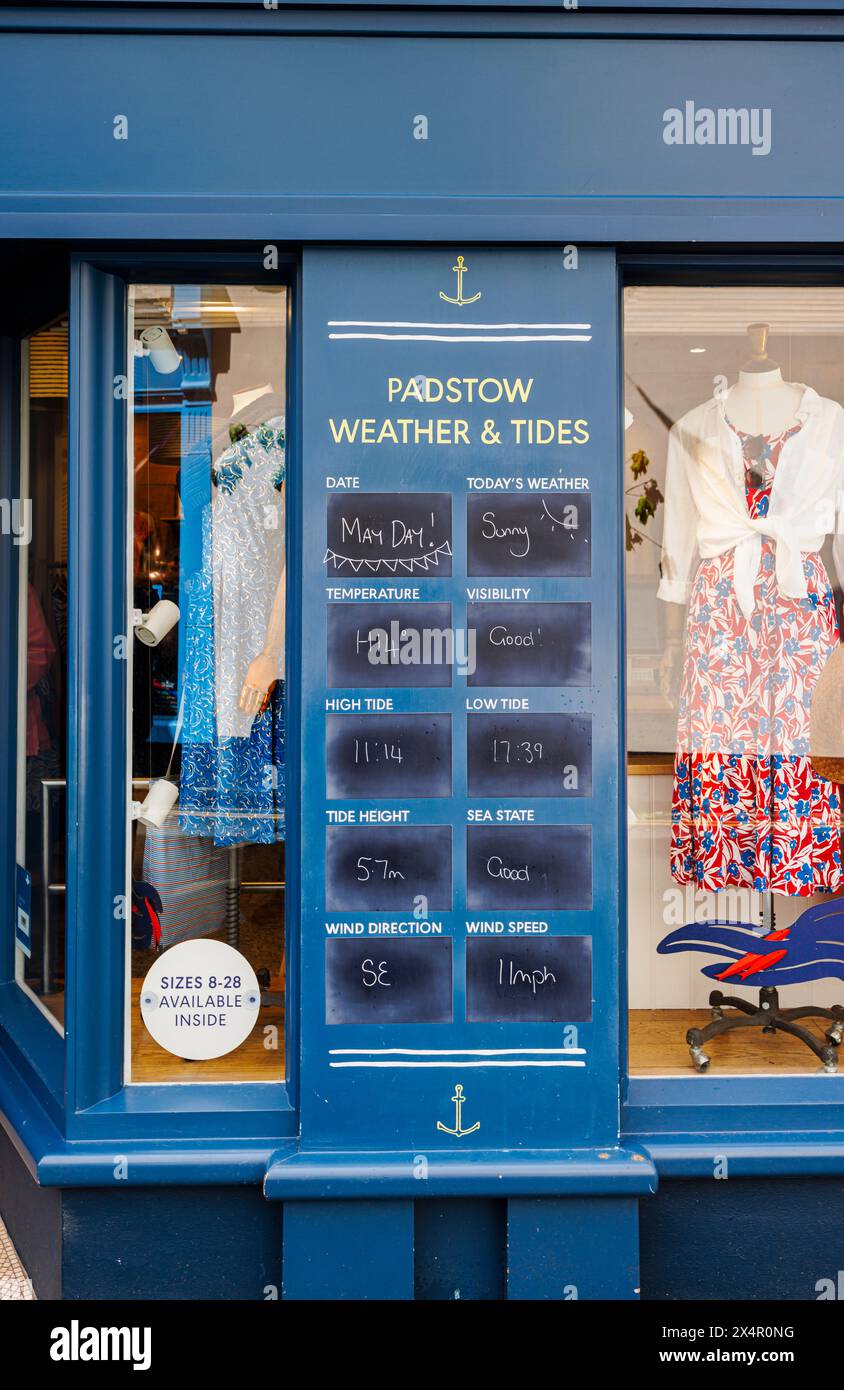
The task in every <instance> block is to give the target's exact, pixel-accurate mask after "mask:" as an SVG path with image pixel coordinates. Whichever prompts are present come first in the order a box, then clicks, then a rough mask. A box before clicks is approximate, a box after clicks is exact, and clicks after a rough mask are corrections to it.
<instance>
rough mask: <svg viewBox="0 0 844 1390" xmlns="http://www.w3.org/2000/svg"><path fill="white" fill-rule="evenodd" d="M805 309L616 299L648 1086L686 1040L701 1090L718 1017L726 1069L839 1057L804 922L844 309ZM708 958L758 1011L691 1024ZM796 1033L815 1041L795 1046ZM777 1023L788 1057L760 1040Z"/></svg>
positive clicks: (821, 826)
mask: <svg viewBox="0 0 844 1390" xmlns="http://www.w3.org/2000/svg"><path fill="white" fill-rule="evenodd" d="M800 293H801V292H799V291H797V290H795V289H791V288H786V287H783V288H781V289H778V290H777V289H762V288H758V289H757V288H755V287H751V288H747V289H741V288H730V289H726V288H725V289H722V290H720V291H707V290H703V289H698V288H694V287H688V288H684V289H674V290H670V289H668V287H652V288H645V287H641V288H640V287H637V288H631V289H629V290H628V291H627V298H626V320H625V327H626V338H625V346H626V373H627V382H628V398H627V405H628V410H629V412H630V414H631V415H632V417H633V419H632V423H631V425H630V428H629V430H628V433H627V446H626V453H627V454H628V460H629V461H628V463H627V467H628V469H629V474H628V477H629V478H632V480H633V481H632V485H630V484H628V494H632V493H635V492H637V491H638V492H640V498H639V501H638V502H637V503H636V506H635V510H634V514H633V516H632V518H631V516H630V515H629V514H628V521H627V550H628V566H627V571H628V572H627V588H628V613H629V618H628V691H629V697H628V698H629V716H630V737H629V762H628V766H629V771H630V773H631V774H633V775H632V776H631V778H630V780H629V784H628V785H629V788H630V827H631V828H630V867H631V875H632V876H633V878H634V879H635V878H636V877H637V876H638V877H639V882H640V885H641V888H640V889H639V890H637V891H633V889H632V884H631V895H630V913H631V1007H632V1018H631V1049H632V1055H631V1062H632V1066H633V1069H634V1070H636V1058H637V1055H638V1056H639V1057H640V1058H641V1059H643V1060H642V1063H641V1065H642V1067H643V1069H644V1070H657V1071H659V1070H666V1069H667V1070H672V1069H673V1067H674V1066H677V1065H682V1063H681V1061H680V1057H679V1056H678V1054H677V1051H676V1047H675V1044H676V1042H677V1040H678V1039H679V1041H680V1045H681V1048H682V1040H683V1035H684V1032H683V1028H682V1026H678V1025H680V1024H681V1021H682V1022H684V1023H685V1024H686V1026H687V1029H689V1030H691V1031H690V1032H689V1036H688V1039H687V1041H688V1043H689V1045H690V1047H691V1050H692V1060H693V1061H694V1063H695V1065H696V1066H698V1068H699V1069H701V1070H702V1069H704V1068H705V1067H706V1066H707V1065H708V1064H709V1057H708V1055H706V1054H705V1053H704V1052H703V1050H702V1048H703V1043H704V1042H706V1040H707V1039H708V1038H711V1037H715V1036H719V1035H720V1034H721V1033H730V1032H731V1029H732V1026H733V1024H734V1023H737V1022H738V1021H739V1020H738V1018H737V1016H733V1015H730V1014H728V1013H725V1010H728V1009H735V1010H736V1011H737V1015H738V1014H741V1015H743V1016H744V1023H743V1025H742V1034H741V1040H740V1042H737V1041H736V1039H735V1038H733V1037H730V1038H729V1039H724V1041H723V1042H722V1043H720V1044H719V1046H718V1059H719V1061H718V1065H719V1068H720V1069H724V1068H726V1069H727V1070H736V1069H737V1070H756V1069H770V1068H771V1067H775V1068H776V1067H782V1066H784V1067H787V1068H788V1067H791V1068H795V1069H798V1070H801V1069H804V1068H805V1067H814V1066H816V1065H817V1060H820V1061H821V1062H822V1063H823V1064H824V1065H826V1067H827V1068H828V1069H831V1067H832V1066H834V1064H835V1060H836V1053H835V1048H836V1047H837V1045H838V1043H839V1042H840V1029H839V1027H838V1014H839V1011H838V1010H837V1008H833V1009H832V1011H830V1010H829V1007H828V1006H829V1005H830V1004H834V1003H835V999H837V994H836V986H835V985H834V984H832V983H831V981H833V980H840V979H842V978H844V971H842V969H841V963H840V962H839V961H836V959H835V958H834V956H835V943H837V942H840V941H841V940H842V939H844V928H842V925H841V924H840V923H839V909H838V907H837V905H836V906H830V907H829V908H827V909H826V910H825V912H824V913H823V922H824V927H823V934H824V936H825V939H826V944H824V943H823V941H821V940H815V943H814V946H813V948H812V949H811V950H807V949H806V948H807V945H808V942H809V940H810V938H812V939H813V940H814V938H815V936H816V931H815V927H816V923H815V916H813V915H812V914H813V913H815V915H816V910H815V904H816V903H819V902H820V901H822V900H823V899H824V898H825V899H827V900H829V899H830V898H833V897H834V898H836V899H837V895H838V894H840V891H841V888H842V877H841V795H840V788H839V786H838V784H837V782H835V781H833V780H830V779H829V778H828V777H827V776H826V775H824V773H823V772H822V771H821V770H820V769H819V768H816V767H814V766H813V762H812V746H811V716H812V699H813V694H814V692H815V689H816V687H817V686H818V682H819V680H820V678H821V675H822V673H823V672H824V669H825V667H826V665H827V662H828V661H829V660H830V657H831V656H832V655H833V653H834V652H835V651H836V649H837V647H838V644H839V627H840V601H841V594H840V587H841V583H840V576H841V574H844V568H842V564H841V561H842V558H844V552H842V549H841V530H842V528H841V524H840V507H841V499H842V496H844V409H842V405H841V399H842V398H844V379H842V373H841V368H840V365H839V358H840V342H841V340H840V336H839V329H838V325H837V321H836V319H835V309H834V308H833V305H836V304H837V305H838V308H840V307H841V306H840V303H838V301H839V299H840V297H841V291H837V290H836V291H825V292H824V297H822V296H821V295H820V293H819V292H818V291H811V292H806V291H804V292H802V293H803V294H804V295H805V296H806V300H805V321H804V322H803V323H801V321H800V303H799V295H800ZM703 296H708V298H704V297H703ZM713 296H714V300H715V302H713ZM760 311H763V312H760ZM696 320H698V321H702V322H703V323H704V324H705V327H704V328H702V329H701V331H698V332H695V331H694V327H693V325H694V324H695V322H696ZM813 320H814V323H813ZM645 324H647V326H646V327H645ZM639 325H642V327H644V331H641V329H640V328H639V327H638V326H639ZM769 339H770V343H771V347H770V349H769ZM774 344H776V358H775V356H774ZM777 358H782V359H783V360H785V361H786V362H787V363H788V371H787V373H786V372H784V370H783V368H782V366H781V365H780V362H779V361H778V360H776V359H777ZM687 363H688V365H687ZM692 364H693V365H692ZM703 364H706V370H705V371H704V370H703ZM693 367H696V368H697V369H698V370H697V371H695V370H693ZM798 369H799V370H798ZM811 381H814V382H816V385H811V384H807V383H808V382H811ZM707 386H708V388H709V396H708V398H707V399H704V400H703V403H702V404H700V403H697V404H692V405H691V408H689V406H688V404H687V401H688V399H689V397H690V396H691V395H692V393H693V392H694V391H695V390H696V391H697V392H698V397H699V399H700V396H705V394H706V388H707ZM663 459H664V464H663V462H662V460H663ZM644 489H647V490H644ZM642 499H645V500H646V501H647V502H648V503H649V504H650V505H649V506H642V505H641V502H642ZM660 531H661V536H660ZM631 538H632V539H631ZM646 541H647V542H652V544H646V543H645V542H646ZM648 574H649V575H650V578H648V577H647V576H648ZM833 586H835V589H834V588H833ZM654 596H655V597H656V599H657V601H659V600H662V601H664V604H665V607H666V609H667V610H668V612H667V614H666V615H665V616H663V615H662V614H660V613H659V612H658V610H656V609H655V607H654V606H653V603H652V600H653V597H654ZM661 606H662V605H660V607H661ZM643 634H647V635H646V637H645V643H644V644H643V640H642V639H643ZM643 645H646V646H647V648H648V649H649V650H648V656H647V659H646V660H645V661H643V660H642V647H643ZM645 671H647V672H648V680H647V683H646V682H645V680H644V679H643V675H644V672H645ZM655 710H659V712H660V716H663V717H660V719H659V725H660V727H661V728H662V730H664V731H667V730H668V729H669V728H673V729H676V737H675V740H674V747H673V748H671V749H669V747H668V746H667V743H666V739H665V735H664V733H663V737H662V739H657V738H654V737H653V735H654V733H655V732H656V730H657V721H656V720H654V719H653V714H652V712H653V711H655ZM669 713H670V716H671V719H670V722H669V719H668V718H667V717H664V716H667V715H668V714H669ZM647 744H650V746H647ZM640 777H641V778H643V779H646V780H640ZM669 874H670V877H669ZM672 883H673V887H672V886H671V885H672ZM807 907H808V909H809V910H808V912H804V909H806V908H807ZM649 917H650V925H649V926H648V925H647V919H648V918H649ZM841 923H844V910H842V912H841ZM672 927H673V928H675V930H673V931H671V930H670V928H672ZM830 947H832V955H833V958H832V959H829V954H830V950H829V948H830ZM701 952H702V953H704V954H706V955H708V956H710V957H715V958H716V961H715V964H712V965H710V966H705V967H704V972H703V973H704V975H705V977H706V978H707V979H708V981H710V982H711V981H712V980H713V979H714V980H716V981H720V980H729V982H730V986H731V987H733V986H734V985H736V984H737V983H738V984H740V985H742V986H744V987H746V988H747V990H748V991H753V992H754V993H755V992H757V991H761V992H762V993H761V994H760V996H759V1000H758V1002H757V1001H755V1000H754V999H753V997H752V994H751V993H748V995H747V996H746V997H745V996H739V997H738V998H734V997H732V996H731V997H729V998H727V997H722V996H720V995H719V996H718V997H716V995H715V994H713V995H712V997H711V998H709V999H708V1002H709V1004H710V1008H711V1010H712V1012H711V1017H710V1015H709V1014H708V1013H706V1012H704V1010H703V1009H702V1007H701V1006H702V1005H703V1004H704V1003H705V1002H706V1001H707V998H708V990H707V989H706V988H705V983H706V981H705V980H704V981H700V982H698V981H697V980H696V978H695V966H694V961H695V960H696V958H698V957H699V954H700V953H701ZM651 953H656V954H658V955H662V956H663V957H669V958H670V961H669V960H667V961H665V965H664V966H663V963H662V962H660V961H659V960H655V959H654V958H653V957H652V954H651ZM838 954H841V952H840V949H839V951H838ZM719 956H720V957H721V959H720V960H718V957H719ZM724 957H726V959H724ZM681 959H682V960H683V962H684V964H685V965H686V966H688V964H689V961H691V962H692V965H691V973H690V974H689V972H688V970H683V971H682V973H681V966H680V961H681ZM810 981H811V982H812V983H811V984H810V983H809V982H810ZM816 981H825V983H824V984H817V983H815V982H816ZM801 986H802V988H801ZM782 987H785V988H784V992H783V996H782V999H780V997H779V995H778V993H777V991H778V989H779V988H782ZM843 997H844V996H843ZM684 1003H685V1004H686V1005H687V1012H685V1013H684V1012H682V1005H683V1004H684ZM642 1006H644V1007H642ZM786 1006H791V1007H790V1009H789V1010H788V1011H786V1012H781V1013H780V1012H777V1011H778V1010H780V1009H786ZM663 1010H664V1011H665V1012H666V1013H675V1012H676V1018H675V1020H674V1021H673V1022H674V1029H675V1032H674V1034H673V1035H669V1033H668V1031H666V1029H667V1023H668V1020H666V1019H661V1018H658V1017H654V1015H657V1014H660V1013H662V1011H663ZM795 1011H797V1013H798V1016H799V1017H801V1018H805V1017H810V1016H812V1015H813V1014H814V1015H815V1016H816V1017H818V1018H819V1019H820V1020H821V1031H820V1032H818V1031H817V1030H815V1031H814V1032H812V1031H810V1032H809V1034H808V1036H807V1035H806V1033H805V1030H804V1028H803V1027H801V1026H799V1025H796V1022H795V1018H794V1017H792V1016H791V1015H793V1014H794V1013H795ZM751 1019H752V1022H751V1021H750V1020H751ZM772 1019H773V1022H774V1023H775V1024H776V1026H777V1029H778V1030H779V1031H780V1032H781V1033H789V1034H790V1035H791V1036H792V1037H795V1038H796V1039H797V1042H796V1043H795V1044H794V1046H793V1047H790V1046H785V1047H784V1046H783V1039H782V1038H781V1037H778V1038H777V1039H776V1050H773V1049H772V1047H771V1044H770V1043H769V1041H768V1038H767V1037H763V1036H761V1028H762V1025H763V1024H770V1023H771V1021H772ZM753 1024H759V1031H758V1032H755V1030H754V1031H751V1028H752V1025H753ZM706 1025H709V1028H708V1031H707V1033H706V1038H702V1036H701V1033H700V1031H699V1030H700V1028H701V1027H705V1026H706ZM713 1025H717V1028H716V1027H714V1026H713ZM829 1025H831V1026H829ZM824 1028H826V1029H827V1031H826V1033H825V1034H824V1031H823V1030H824ZM696 1029H697V1030H698V1031H695V1030H696ZM768 1033H769V1035H770V1029H769V1030H768ZM646 1034H647V1035H648V1037H649V1041H647V1042H646V1041H645V1037H646ZM728 1043H729V1046H728V1045H727V1044H728ZM801 1046H802V1047H803V1048H805V1047H808V1048H809V1049H810V1050H809V1051H805V1050H804V1051H801ZM812 1052H814V1054H815V1057H814V1058H813V1057H812V1055H811V1054H812ZM681 1055H682V1054H681V1053H680V1056H681ZM816 1059H817V1060H816Z"/></svg>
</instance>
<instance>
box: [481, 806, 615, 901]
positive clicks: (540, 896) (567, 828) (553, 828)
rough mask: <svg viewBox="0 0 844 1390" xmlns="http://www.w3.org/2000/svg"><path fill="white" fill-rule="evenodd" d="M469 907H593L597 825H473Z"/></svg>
mask: <svg viewBox="0 0 844 1390" xmlns="http://www.w3.org/2000/svg"><path fill="white" fill-rule="evenodd" d="M466 903H467V908H468V910H469V911H470V912H483V911H486V910H487V909H489V908H494V909H504V910H506V909H508V908H510V909H513V910H514V911H519V910H521V909H522V908H543V909H545V910H556V911H561V912H566V911H572V910H577V909H583V908H587V907H591V906H592V827H591V826H589V825H490V826H486V825H470V826H468V828H467V831H466Z"/></svg>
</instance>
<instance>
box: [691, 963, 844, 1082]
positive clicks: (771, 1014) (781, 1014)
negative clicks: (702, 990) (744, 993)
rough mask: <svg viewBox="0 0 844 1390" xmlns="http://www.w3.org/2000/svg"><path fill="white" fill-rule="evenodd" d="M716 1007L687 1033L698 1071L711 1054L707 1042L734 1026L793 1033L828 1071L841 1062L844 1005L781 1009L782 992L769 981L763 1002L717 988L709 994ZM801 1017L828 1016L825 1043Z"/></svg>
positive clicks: (762, 992) (704, 1067) (769, 1031)
mask: <svg viewBox="0 0 844 1390" xmlns="http://www.w3.org/2000/svg"><path fill="white" fill-rule="evenodd" d="M709 1003H710V1006H711V1008H712V1022H711V1023H707V1025H706V1027H705V1028H690V1029H689V1031H688V1032H687V1034H686V1042H687V1043H688V1044H689V1052H690V1054H691V1059H692V1063H693V1064H694V1066H695V1068H696V1070H697V1071H706V1070H707V1068H708V1067H709V1061H710V1059H709V1057H708V1056H707V1055H706V1053H705V1052H704V1051H703V1045H704V1043H706V1042H709V1040H710V1038H717V1037H719V1036H720V1035H721V1034H722V1033H730V1032H732V1030H733V1029H734V1028H761V1029H762V1032H763V1033H776V1032H777V1031H779V1032H781V1033H789V1034H790V1035H791V1036H792V1037H793V1038H799V1039H800V1041H801V1042H802V1043H805V1045H806V1047H808V1048H809V1049H810V1050H811V1051H812V1052H814V1054H815V1056H816V1057H817V1058H818V1059H819V1061H820V1062H821V1063H822V1064H823V1068H824V1071H828V1072H834V1071H835V1070H836V1069H837V1066H838V1052H837V1048H838V1046H839V1044H840V1042H841V1039H842V1037H844V1007H842V1005H840V1004H833V1006H832V1008H831V1009H822V1008H820V1007H816V1006H815V1005H813V1004H809V1005H806V1006H804V1007H803V1008H798V1009H781V1008H780V1001H779V995H778V993H777V991H776V990H775V989H774V987H773V985H766V986H765V987H764V988H763V989H760V991H759V1003H758V1004H751V1003H750V1002H749V1000H747V999H736V998H734V997H733V996H732V995H727V994H722V993H721V991H720V990H718V989H715V990H713V991H712V993H711V994H710V996H709ZM724 1009H736V1010H737V1012H736V1013H734V1014H725V1013H724ZM801 1018H824V1019H827V1020H828V1021H829V1022H830V1023H831V1024H832V1027H831V1028H827V1030H826V1044H824V1043H823V1042H822V1041H821V1040H820V1039H819V1038H817V1037H816V1036H815V1035H814V1033H810V1032H809V1030H808V1028H801V1027H800V1026H799V1025H798V1023H797V1020H798V1019H801Z"/></svg>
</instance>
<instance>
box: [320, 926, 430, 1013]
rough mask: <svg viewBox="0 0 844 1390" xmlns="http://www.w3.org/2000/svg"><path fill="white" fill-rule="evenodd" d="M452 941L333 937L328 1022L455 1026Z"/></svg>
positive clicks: (327, 954)
mask: <svg viewBox="0 0 844 1390" xmlns="http://www.w3.org/2000/svg"><path fill="white" fill-rule="evenodd" d="M451 1017H452V1004H451V937H448V936H441V937H425V938H424V939H422V940H418V939H415V938H413V937H400V938H398V939H397V940H391V939H388V940H385V939H384V938H383V937H375V938H373V937H368V938H367V937H331V938H329V940H328V941H326V943H325V1021H326V1023H450V1022H451Z"/></svg>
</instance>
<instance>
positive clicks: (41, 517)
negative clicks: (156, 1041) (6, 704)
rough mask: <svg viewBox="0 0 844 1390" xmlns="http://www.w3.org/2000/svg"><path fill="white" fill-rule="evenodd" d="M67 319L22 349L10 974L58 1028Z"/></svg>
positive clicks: (14, 521)
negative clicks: (13, 925) (13, 911)
mask: <svg viewBox="0 0 844 1390" xmlns="http://www.w3.org/2000/svg"><path fill="white" fill-rule="evenodd" d="M67 362H68V337H67V320H66V318H64V319H61V320H59V321H57V322H55V323H53V324H51V325H49V326H47V327H45V328H43V329H41V330H40V331H38V332H36V333H33V334H32V335H30V336H29V337H28V338H26V339H24V341H23V343H22V352H21V379H22V392H21V486H20V495H21V504H20V506H21V510H20V515H19V516H18V517H14V516H13V517H12V518H11V520H12V525H13V530H14V533H15V544H16V545H18V546H19V550H18V555H19V565H20V569H19V579H20V583H19V618H18V642H19V647H18V665H17V669H18V723H17V734H18V747H17V756H18V764H17V765H18V794H17V849H16V858H17V864H18V868H17V884H16V899H17V913H16V929H15V944H16V975H17V979H18V981H19V983H20V984H21V986H22V987H23V988H24V989H25V990H26V991H27V993H29V994H30V995H31V996H32V997H33V998H34V999H35V1001H36V1002H37V1004H38V1006H39V1008H40V1009H41V1011H42V1012H43V1013H45V1014H46V1016H47V1018H48V1019H49V1020H50V1022H51V1023H52V1024H53V1025H54V1027H55V1028H56V1029H57V1030H58V1031H59V1032H63V1031H64V998H65V989H64V971H65V952H64V947H65V897H66V889H65V831H66V819H65V809H66V794H67V791H66V770H67V501H68V487H67V479H68V474H67Z"/></svg>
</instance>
